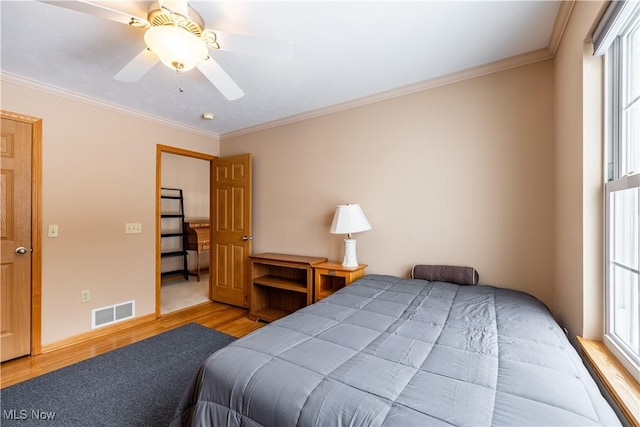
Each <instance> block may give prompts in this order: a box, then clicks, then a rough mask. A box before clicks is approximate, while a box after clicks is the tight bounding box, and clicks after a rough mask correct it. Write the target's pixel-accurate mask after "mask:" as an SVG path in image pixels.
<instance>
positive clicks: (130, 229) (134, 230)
mask: <svg viewBox="0 0 640 427" xmlns="http://www.w3.org/2000/svg"><path fill="white" fill-rule="evenodd" d="M124 232H125V233H127V234H138V233H142V224H140V223H139V222H128V223H126V224H125V226H124Z"/></svg>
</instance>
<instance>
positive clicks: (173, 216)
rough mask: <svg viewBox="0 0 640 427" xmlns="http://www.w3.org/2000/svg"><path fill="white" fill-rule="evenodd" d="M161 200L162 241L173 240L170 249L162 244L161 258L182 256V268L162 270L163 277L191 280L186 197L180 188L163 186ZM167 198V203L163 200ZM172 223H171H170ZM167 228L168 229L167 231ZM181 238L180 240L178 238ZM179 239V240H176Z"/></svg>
mask: <svg viewBox="0 0 640 427" xmlns="http://www.w3.org/2000/svg"><path fill="white" fill-rule="evenodd" d="M160 199H161V200H160V202H161V214H160V221H161V227H160V228H161V230H162V231H161V232H160V237H161V240H162V242H173V243H174V245H171V246H170V249H169V250H167V249H165V246H164V245H162V249H161V251H160V258H162V259H166V258H176V257H182V268H180V269H173V270H168V271H161V273H160V276H161V277H167V276H177V275H181V276H184V278H185V280H189V270H188V264H187V235H186V232H185V229H184V197H183V195H182V189H180V188H166V187H162V188H161V191H160ZM164 200H167V202H166V203H164V202H163V201H164ZM169 224H170V225H169ZM165 230H166V231H165ZM178 239H179V240H178ZM176 240H178V242H176Z"/></svg>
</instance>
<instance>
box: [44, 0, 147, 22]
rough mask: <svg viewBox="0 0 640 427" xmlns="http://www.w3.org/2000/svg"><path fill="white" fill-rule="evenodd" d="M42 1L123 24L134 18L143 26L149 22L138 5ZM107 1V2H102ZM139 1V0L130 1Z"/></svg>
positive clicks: (56, 0) (81, 0)
mask: <svg viewBox="0 0 640 427" xmlns="http://www.w3.org/2000/svg"><path fill="white" fill-rule="evenodd" d="M40 1H41V2H42V3H48V4H51V5H54V6H59V7H64V8H66V9H71V10H76V11H78V12H83V13H87V14H89V15H94V16H98V17H100V18H104V19H108V20H110V21H115V22H119V23H121V24H126V25H129V24H130V23H131V21H132V20H134V21H138V22H139V23H140V24H141V25H142V26H145V25H146V26H148V25H149V23H148V22H147V20H146V19H145V18H141V17H140V16H146V13H145V12H144V10H141V9H140V8H139V7H137V5H134V6H135V7H134V8H133V9H132V10H117V9H112V8H111V7H108V6H104V5H102V4H99V2H89V1H85V0H76V1H58V0H40ZM102 3H107V2H102ZM130 3H137V2H130Z"/></svg>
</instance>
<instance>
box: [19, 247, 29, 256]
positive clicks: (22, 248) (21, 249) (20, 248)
mask: <svg viewBox="0 0 640 427" xmlns="http://www.w3.org/2000/svg"><path fill="white" fill-rule="evenodd" d="M16 253H17V254H18V255H24V254H26V253H27V248H25V247H24V246H20V247H19V248H16Z"/></svg>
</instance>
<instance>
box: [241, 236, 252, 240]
mask: <svg viewBox="0 0 640 427" xmlns="http://www.w3.org/2000/svg"><path fill="white" fill-rule="evenodd" d="M242 240H244V241H247V240H253V236H242Z"/></svg>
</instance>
